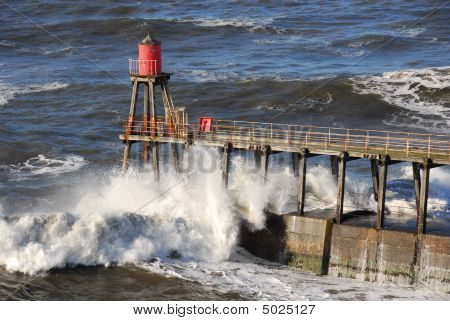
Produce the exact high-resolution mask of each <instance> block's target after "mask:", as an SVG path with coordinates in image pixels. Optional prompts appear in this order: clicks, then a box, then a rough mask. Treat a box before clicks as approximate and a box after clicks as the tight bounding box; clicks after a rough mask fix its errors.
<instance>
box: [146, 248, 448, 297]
mask: <svg viewBox="0 0 450 321" xmlns="http://www.w3.org/2000/svg"><path fill="white" fill-rule="evenodd" d="M138 266H139V267H141V268H144V269H146V270H148V271H150V272H152V273H157V274H160V275H164V276H167V277H178V278H183V279H186V280H191V281H194V282H199V283H201V284H205V285H208V286H212V287H214V289H215V290H216V291H218V292H220V293H230V292H231V293H237V294H239V295H241V296H242V297H244V298H246V299H251V300H290V301H309V300H311V301H316V300H390V299H392V298H395V299H396V300H446V299H447V297H446V296H445V295H441V294H437V293H434V292H432V291H429V290H422V289H415V288H411V287H401V286H396V287H388V286H383V285H377V284H374V283H369V282H362V281H357V280H350V279H342V278H336V277H331V276H317V275H315V274H313V273H309V272H302V271H298V270H294V269H291V268H288V267H286V266H281V265H278V264H275V263H271V262H268V261H265V260H262V259H259V258H256V257H254V256H252V255H251V254H249V253H248V252H246V251H245V250H243V249H242V248H235V249H233V251H232V253H231V255H230V257H229V259H228V260H226V261H222V262H219V263H216V262H194V261H180V260H164V261H163V262H161V261H159V260H156V262H154V263H140V264H138Z"/></svg>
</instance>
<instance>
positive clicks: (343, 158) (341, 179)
mask: <svg viewBox="0 0 450 321" xmlns="http://www.w3.org/2000/svg"><path fill="white" fill-rule="evenodd" d="M347 158H348V155H347V153H342V154H341V155H340V156H339V158H338V181H337V201H336V223H338V224H341V223H342V221H343V215H344V194H345V170H346V166H347Z"/></svg>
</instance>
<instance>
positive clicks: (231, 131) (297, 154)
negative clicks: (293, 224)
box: [120, 74, 450, 234]
mask: <svg viewBox="0 0 450 321" xmlns="http://www.w3.org/2000/svg"><path fill="white" fill-rule="evenodd" d="M168 78H169V75H165V74H164V75H161V76H156V77H154V78H151V79H148V78H145V79H143V78H139V77H132V82H133V84H134V85H133V95H132V99H131V107H130V113H129V118H128V119H127V120H125V121H124V131H123V133H122V134H121V135H120V140H121V141H122V142H123V143H124V144H125V152H124V160H123V168H124V169H126V168H127V166H128V158H129V154H130V149H131V145H132V144H134V143H142V144H143V145H144V147H143V149H144V162H148V161H149V159H150V157H151V159H152V164H153V170H154V171H155V176H156V177H159V161H160V160H159V152H158V146H159V145H161V144H171V145H172V147H171V148H172V151H173V160H174V164H173V165H174V167H175V169H176V170H177V171H179V159H180V155H179V149H178V148H177V145H182V146H183V147H184V148H183V149H182V150H183V152H184V153H188V152H189V146H190V145H192V144H197V145H198V144H201V145H205V146H211V147H218V148H220V149H221V150H222V152H223V157H222V172H223V175H222V177H223V184H224V185H225V186H227V185H228V176H229V167H230V166H229V163H230V158H231V157H232V152H233V151H237V150H246V151H249V152H252V153H254V154H255V156H256V157H255V160H256V162H257V166H259V168H260V171H261V172H260V174H261V176H262V178H263V180H264V181H267V175H268V173H267V172H268V163H269V161H270V156H271V155H273V154H276V153H290V154H291V155H292V163H293V167H294V173H295V179H296V180H297V187H298V188H297V214H298V215H303V214H304V206H305V193H306V191H305V184H306V179H307V161H308V159H309V158H311V157H314V156H319V155H328V156H330V164H331V166H332V172H333V173H334V174H335V175H336V178H337V187H338V188H337V195H336V216H335V221H336V223H338V224H339V223H341V222H342V221H343V219H344V203H345V175H346V166H347V163H348V162H350V161H352V160H356V159H367V164H368V166H367V168H368V170H370V171H371V175H372V182H373V190H374V197H375V199H376V200H377V202H378V206H377V219H376V227H377V228H378V229H382V228H383V226H384V216H385V212H386V211H385V199H386V181H387V177H388V168H389V166H390V165H392V164H396V163H399V162H409V163H411V166H412V168H413V173H414V175H413V177H412V178H411V179H412V180H413V185H414V188H415V193H416V208H417V233H418V234H423V233H425V232H426V217H427V202H428V191H429V177H430V170H431V169H432V168H435V167H438V166H443V165H449V164H450V137H449V136H448V135H438V134H419V133H411V132H392V131H378V130H363V129H347V128H332V127H316V126H308V125H292V124H275V123H261V122H247V121H237V120H215V119H212V118H210V117H207V118H206V117H205V118H202V119H200V121H199V122H196V123H188V122H187V120H188V117H187V113H186V110H185V109H179V108H175V107H174V106H173V103H172V100H171V98H170V96H169V94H168V93H169V91H168V85H167V79H168ZM139 85H143V87H144V112H143V114H142V118H141V119H143V120H137V119H136V104H137V90H138V89H139ZM155 86H160V87H161V92H162V95H163V101H164V102H165V106H164V110H166V111H167V114H166V115H165V117H157V116H155V114H154V110H155V107H154V101H155V99H154V97H153V95H154V93H155V89H154V88H155ZM147 100H148V101H147ZM146 101H147V102H146ZM150 151H151V153H150ZM150 154H151V156H149V155H150Z"/></svg>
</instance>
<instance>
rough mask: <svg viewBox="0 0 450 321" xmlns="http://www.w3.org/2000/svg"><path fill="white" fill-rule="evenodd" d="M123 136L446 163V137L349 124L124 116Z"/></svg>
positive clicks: (449, 148) (449, 147) (449, 142)
mask: <svg viewBox="0 0 450 321" xmlns="http://www.w3.org/2000/svg"><path fill="white" fill-rule="evenodd" d="M120 139H121V140H122V141H129V142H139V141H143V142H155V143H178V144H202V145H207V146H215V147H224V146H225V145H228V144H231V146H232V148H233V149H246V150H262V149H267V150H269V151H270V152H291V153H300V152H302V151H304V150H307V151H308V152H309V153H310V154H315V155H340V154H342V153H346V154H347V155H348V157H350V158H368V159H380V160H381V159H385V158H389V159H390V160H392V161H405V162H419V163H420V162H425V161H427V162H430V163H432V164H436V165H448V164H450V136H449V135H438V134H419V133H411V132H392V131H390V132H389V131H376V130H361V129H347V128H331V127H315V126H300V125H288V124H270V123H256V122H243V121H229V120H216V121H214V122H213V125H212V128H211V130H210V131H205V130H202V128H200V127H199V125H198V124H170V125H167V124H166V123H165V122H164V121H162V119H155V120H153V121H151V120H150V121H148V122H143V121H134V122H132V123H130V122H128V121H126V122H125V124H124V133H123V134H122V135H120Z"/></svg>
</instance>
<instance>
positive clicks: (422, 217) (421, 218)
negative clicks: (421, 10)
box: [417, 161, 431, 235]
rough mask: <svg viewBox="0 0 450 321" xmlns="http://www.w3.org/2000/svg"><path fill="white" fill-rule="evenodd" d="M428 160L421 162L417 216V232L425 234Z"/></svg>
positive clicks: (428, 180)
mask: <svg viewBox="0 0 450 321" xmlns="http://www.w3.org/2000/svg"><path fill="white" fill-rule="evenodd" d="M430 165H431V164H430V162H429V161H426V162H423V163H422V179H421V182H420V206H419V215H418V217H417V234H419V235H421V234H425V233H426V228H427V206H428V189H429V184H430V167H431V166H430Z"/></svg>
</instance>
